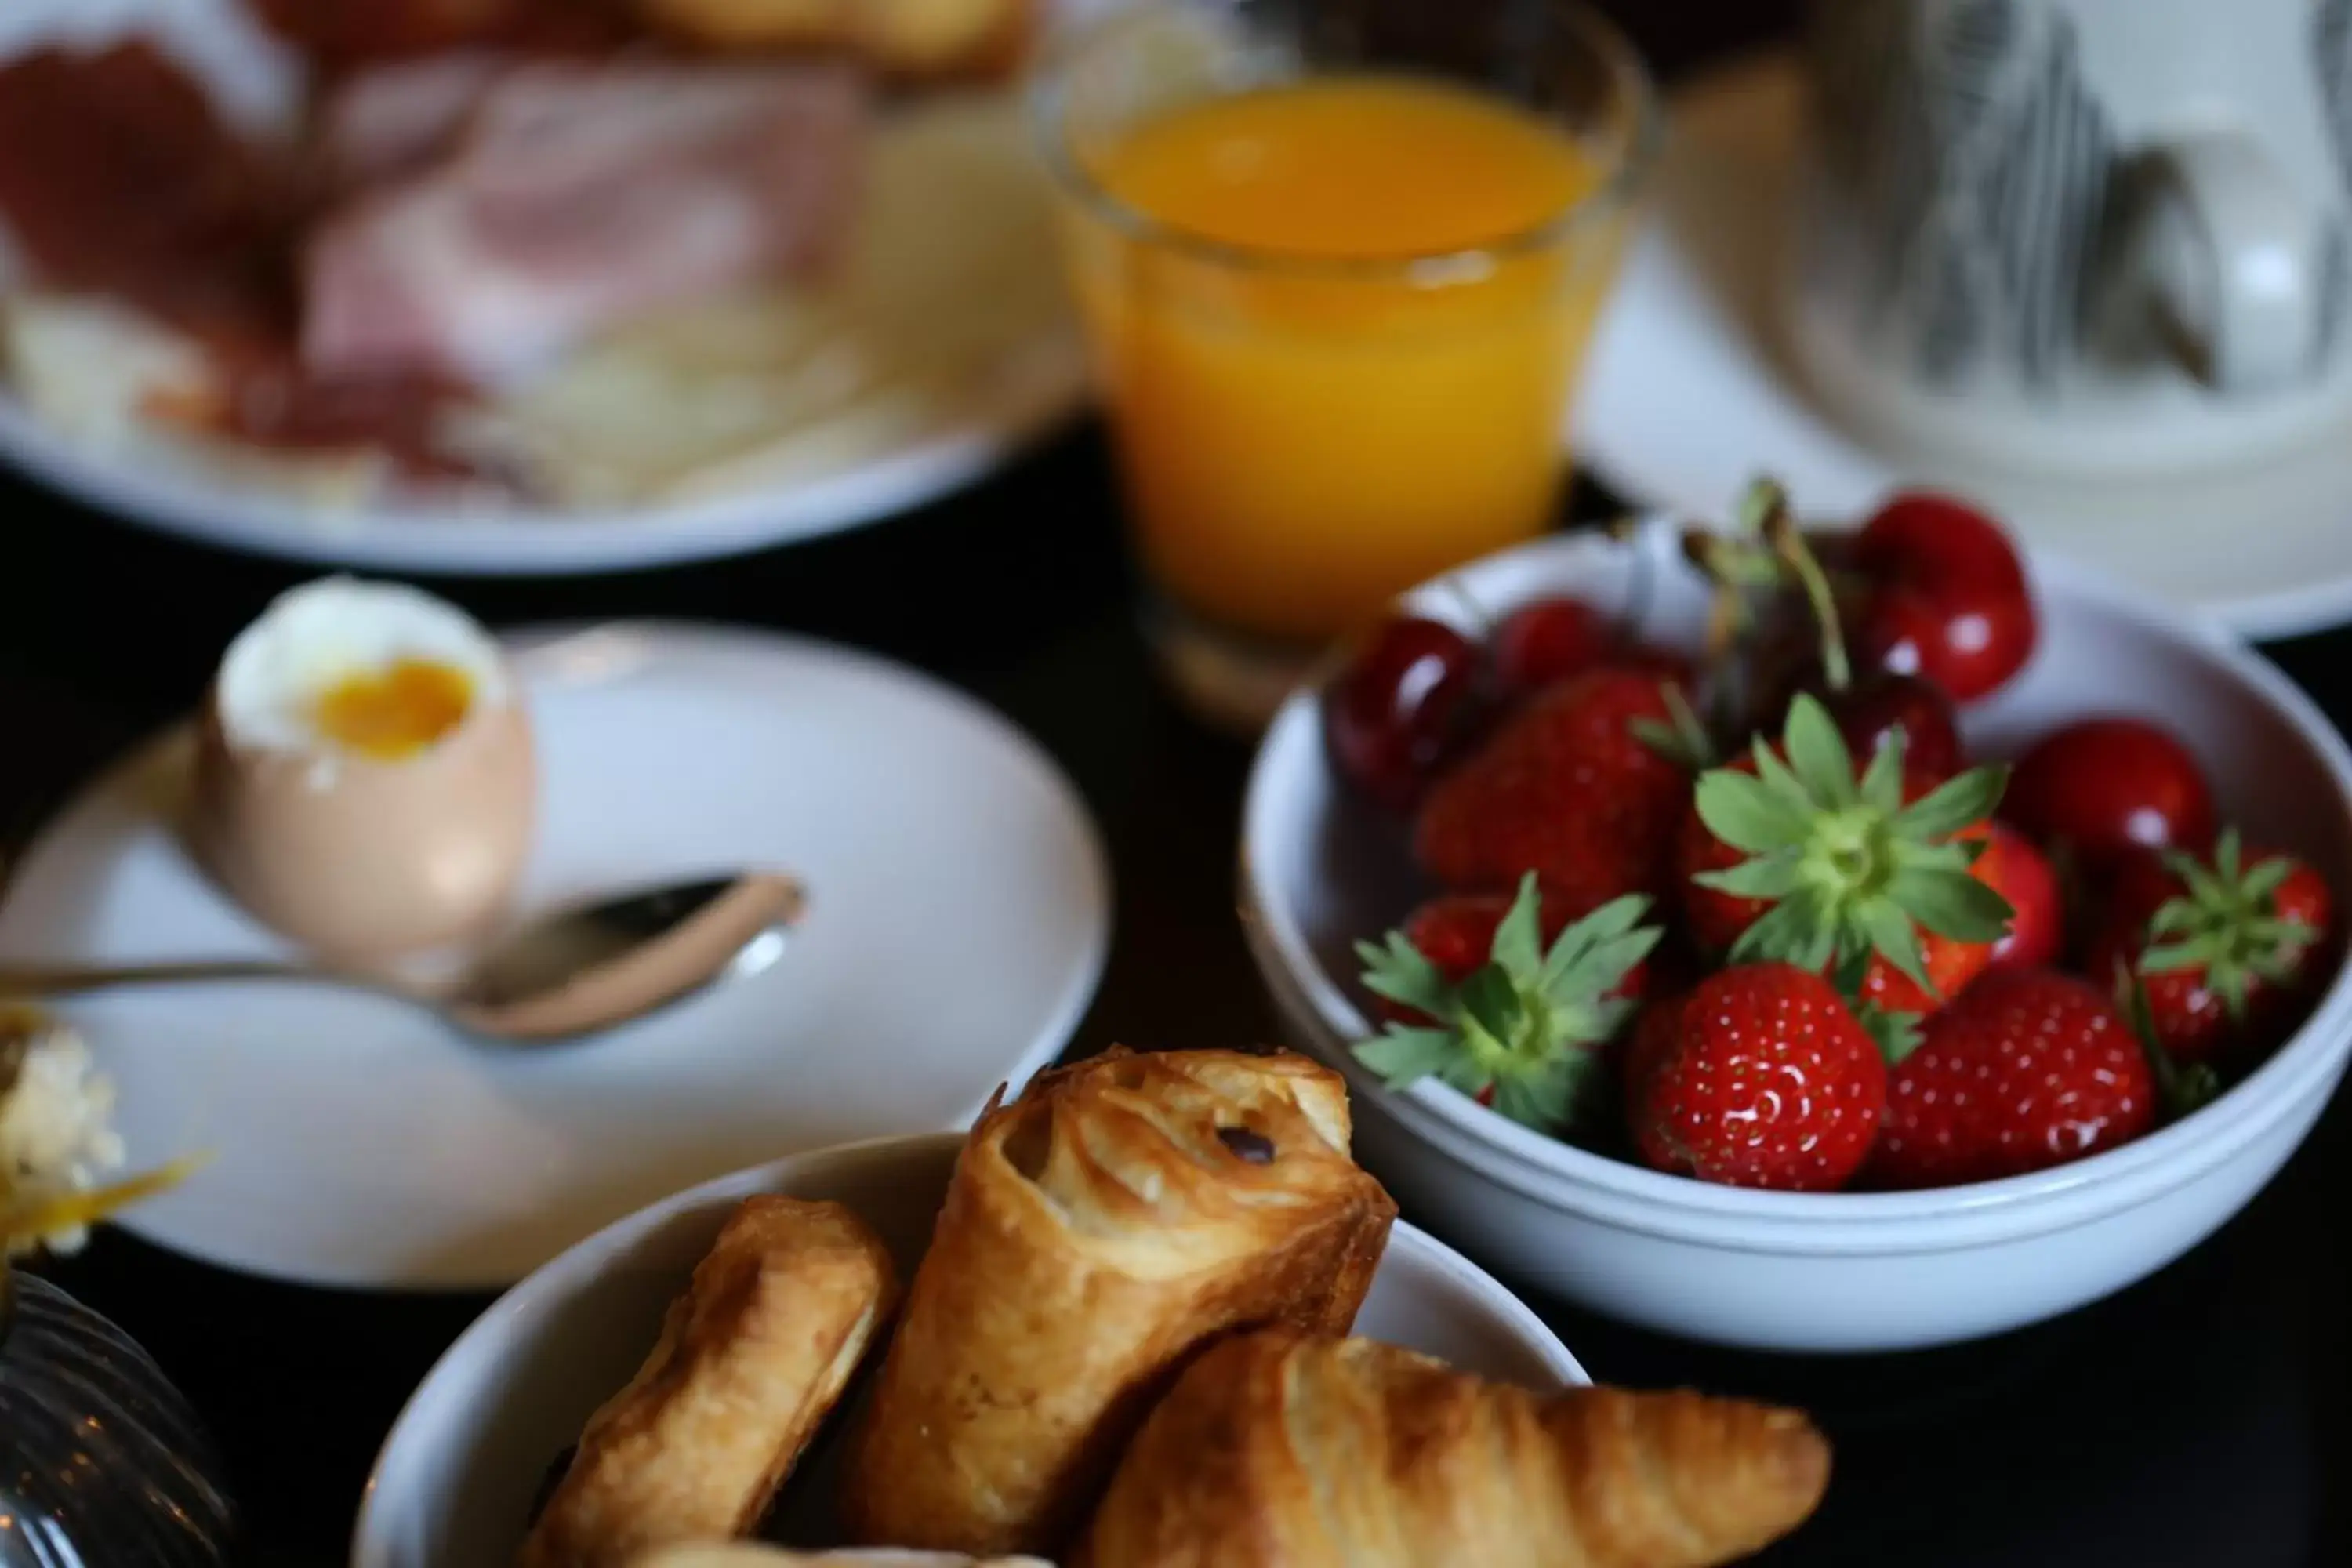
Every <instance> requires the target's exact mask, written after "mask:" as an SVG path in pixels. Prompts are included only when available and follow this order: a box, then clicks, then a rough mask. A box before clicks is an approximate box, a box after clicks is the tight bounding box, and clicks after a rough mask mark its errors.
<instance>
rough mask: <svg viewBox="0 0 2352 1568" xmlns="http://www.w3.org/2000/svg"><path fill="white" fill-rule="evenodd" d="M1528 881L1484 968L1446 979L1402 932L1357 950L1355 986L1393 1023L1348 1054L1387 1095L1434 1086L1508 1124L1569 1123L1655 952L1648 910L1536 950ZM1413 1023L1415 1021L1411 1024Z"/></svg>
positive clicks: (1581, 926) (1595, 916)
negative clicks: (1442, 1085) (1359, 968)
mask: <svg viewBox="0 0 2352 1568" xmlns="http://www.w3.org/2000/svg"><path fill="white" fill-rule="evenodd" d="M1540 904H1541V894H1540V892H1539V890H1538V885H1537V881H1536V879H1535V876H1534V874H1533V873H1529V874H1528V876H1526V877H1525V878H1523V879H1521V880H1520V883H1519V891H1518V895H1517V897H1516V898H1515V899H1513V900H1511V904H1510V908H1509V910H1507V912H1506V913H1505V914H1504V916H1503V918H1502V920H1501V921H1500V922H1499V923H1498V924H1496V927H1495V931H1494V937H1493V940H1492V942H1490V944H1489V946H1488V951H1487V957H1486V962H1485V963H1481V964H1479V965H1478V966H1477V967H1475V968H1474V969H1473V970H1471V971H1470V973H1467V974H1465V975H1463V976H1462V977H1461V978H1459V979H1458V980H1456V979H1453V978H1451V977H1449V976H1448V975H1447V974H1446V973H1444V971H1443V970H1442V969H1441V968H1440V966H1439V965H1438V964H1437V963H1433V961H1432V960H1431V959H1430V957H1429V956H1428V955H1427V954H1425V953H1424V952H1423V951H1422V950H1421V949H1420V948H1418V947H1416V946H1415V945H1414V944H1413V943H1412V941H1410V940H1409V939H1408V938H1407V936H1406V933H1404V932H1403V931H1391V932H1390V933H1389V936H1388V940H1387V942H1386V943H1385V944H1383V945H1375V944H1373V943H1371V942H1359V943H1357V944H1356V955H1357V956H1358V957H1359V958H1360V959H1361V960H1362V961H1363V964H1364V986H1365V988H1366V989H1367V990H1369V991H1370V992H1371V993H1372V994H1374V995H1375V996H1378V997H1380V998H1381V1000H1382V1001H1384V1002H1386V1003H1389V1004H1391V1005H1393V1006H1394V1007H1395V1008H1397V1009H1398V1010H1399V1013H1400V1014H1401V1016H1397V1017H1394V1018H1392V1019H1391V1021H1390V1023H1389V1024H1388V1026H1387V1027H1386V1028H1385V1029H1384V1030H1383V1031H1382V1032H1381V1034H1380V1035H1378V1036H1376V1037H1373V1038H1371V1039H1369V1040H1365V1041H1362V1042H1361V1043H1360V1044H1359V1045H1358V1046H1357V1047H1356V1049H1355V1055H1356V1059H1357V1060H1358V1061H1360V1062H1362V1063H1363V1064H1364V1065H1365V1066H1366V1067H1368V1068H1371V1069H1372V1070H1373V1071H1374V1072H1376V1073H1379V1074H1380V1075H1381V1079H1383V1080H1384V1081H1385V1082H1386V1083H1387V1084H1388V1086H1389V1087H1390V1088H1391V1089H1408V1088H1410V1087H1412V1085H1413V1084H1416V1083H1418V1082H1420V1081H1421V1080H1422V1079H1424V1078H1428V1077H1430V1076H1432V1075H1434V1076H1435V1077H1437V1078H1438V1079H1441V1080H1443V1081H1444V1082H1446V1083H1449V1084H1451V1085H1453V1086H1454V1088H1455V1089H1460V1090H1461V1091H1462V1092H1463V1093H1465V1094H1467V1095H1472V1096H1475V1097H1476V1098H1477V1099H1478V1100H1480V1102H1481V1103H1483V1104H1487V1105H1491V1106H1492V1107H1493V1108H1494V1109H1495V1110H1497V1111H1500V1112H1501V1113H1502V1114H1503V1115H1505V1116H1507V1117H1509V1118H1510V1119H1511V1120H1512V1121H1518V1122H1523V1123H1525V1124H1526V1125H1528V1126H1529V1127H1537V1128H1542V1129H1545V1130H1547V1131H1549V1130H1552V1129H1557V1128H1559V1127H1562V1126H1564V1125H1567V1124H1568V1123H1570V1122H1571V1121H1574V1120H1576V1117H1577V1114H1578V1112H1579V1110H1580V1108H1581V1103H1582V1101H1583V1100H1584V1097H1585V1096H1586V1094H1587V1093H1588V1092H1589V1088H1590V1086H1591V1084H1592V1083H1593V1082H1594V1081H1595V1077H1594V1073H1593V1070H1592V1069H1593V1068H1594V1067H1595V1066H1596V1065H1597V1064H1598V1062H1599V1060H1600V1056H1601V1049H1602V1047H1606V1046H1607V1045H1608V1043H1609V1042H1610V1041H1611V1040H1612V1039H1613V1038H1614V1037H1616V1035H1617V1032H1618V1030H1619V1028H1620V1027H1621V1026H1622V1025H1623V1024H1624V1022H1625V1020H1626V1018H1627V1017H1628V1016H1630V1015H1631V1014H1632V1012H1633V1002H1632V1001H1631V1000H1630V999H1629V998H1628V995H1627V990H1628V987H1629V985H1638V984H1639V981H1638V980H1637V979H1636V978H1635V977H1636V976H1637V975H1638V973H1639V971H1640V969H1641V965H1642V961H1643V959H1644V958H1646V957H1648V956H1649V952H1650V949H1651V948H1653V947H1654V946H1655V945H1656V944H1657V941H1658V936H1659V931H1658V928H1657V927H1655V926H1645V925H1643V924H1642V923H1641V920H1642V916H1643V914H1644V913H1646V912H1647V911H1648V909H1649V900H1647V899H1644V898H1642V897H1640V896H1639V895H1629V896H1627V897H1625V898H1622V899H1618V900H1612V902H1610V903H1607V904H1604V905H1602V906H1601V908H1600V909H1597V910H1593V911H1592V912H1591V914H1588V915H1586V916H1585V917H1584V918H1583V919H1581V920H1580V921H1575V922H1573V923H1572V924H1570V925H1569V926H1568V927H1567V928H1566V929H1564V930H1563V931H1560V933H1559V936H1558V937H1556V938H1554V939H1553V941H1552V942H1551V943H1550V945H1549V947H1546V946H1545V945H1544V942H1543V940H1542V935H1541V932H1540V931H1539V929H1538V924H1539V914H1538V910H1539V907H1540ZM1417 1020H1418V1021H1417Z"/></svg>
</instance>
